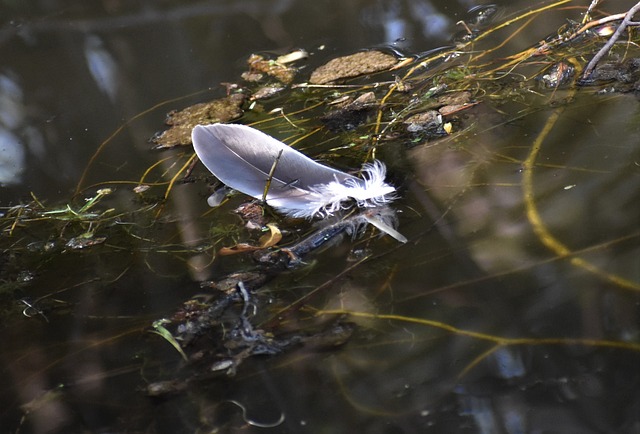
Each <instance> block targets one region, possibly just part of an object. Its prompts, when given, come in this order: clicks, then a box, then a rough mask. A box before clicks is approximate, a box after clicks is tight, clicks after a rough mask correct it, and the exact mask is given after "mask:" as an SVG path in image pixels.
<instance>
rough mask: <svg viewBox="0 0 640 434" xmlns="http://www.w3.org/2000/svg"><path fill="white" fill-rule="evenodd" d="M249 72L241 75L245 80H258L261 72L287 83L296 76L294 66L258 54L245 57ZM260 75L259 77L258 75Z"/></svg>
mask: <svg viewBox="0 0 640 434" xmlns="http://www.w3.org/2000/svg"><path fill="white" fill-rule="evenodd" d="M247 63H248V64H249V72H248V74H247V73H245V74H243V75H242V78H243V79H245V80H247V81H259V80H260V79H261V78H262V77H261V74H267V75H269V76H271V77H273V78H275V79H276V80H278V81H280V82H282V83H284V84H289V83H291V82H292V81H293V79H294V78H295V76H296V72H297V70H296V68H293V67H290V66H286V65H284V64H282V63H280V62H278V61H277V60H273V59H267V58H265V57H264V56H261V55H259V54H252V55H251V56H249V58H248V59H247ZM258 76H260V77H258Z"/></svg>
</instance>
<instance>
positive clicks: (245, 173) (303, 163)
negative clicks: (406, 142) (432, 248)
mask: <svg viewBox="0 0 640 434" xmlns="http://www.w3.org/2000/svg"><path fill="white" fill-rule="evenodd" d="M192 141H193V146H194V149H195V151H196V153H197V154H198V156H199V157H200V160H202V162H203V163H204V165H205V166H206V167H207V168H208V169H209V170H210V171H211V173H213V174H214V175H215V176H216V177H218V179H220V180H221V181H222V182H223V183H225V184H226V185H227V186H228V187H230V188H233V189H234V190H238V191H240V192H242V193H245V194H248V195H250V196H253V197H255V198H256V199H262V198H263V195H264V189H265V187H266V185H267V183H269V184H270V187H269V189H268V192H267V195H266V202H267V204H269V205H271V206H273V207H274V208H276V209H277V210H278V211H280V212H283V213H285V214H287V215H289V216H292V217H305V218H311V217H314V216H317V215H330V214H332V213H334V212H336V211H338V210H340V209H343V208H348V207H349V206H351V205H350V204H349V203H348V202H349V201H352V202H355V204H356V205H357V206H359V207H375V206H379V205H383V204H386V203H388V202H390V201H391V200H393V199H394V198H395V196H394V192H395V188H394V187H393V186H391V185H389V184H387V183H386V182H385V181H384V179H385V175H386V167H385V165H384V164H383V163H382V162H380V161H374V162H373V163H368V164H365V165H364V166H363V168H362V172H363V175H364V179H361V178H357V177H355V176H352V175H349V174H348V173H345V172H342V171H339V170H336V169H333V168H331V167H328V166H325V165H322V164H319V163H317V162H315V161H313V160H312V159H310V158H309V157H307V156H306V155H304V154H302V153H300V152H298V151H296V150H295V149H293V148H291V147H289V146H287V145H285V144H284V143H282V142H280V141H278V140H276V139H274V138H273V137H271V136H268V135H266V134H264V133H263V132H261V131H258V130H256V129H254V128H251V127H248V126H245V125H226V124H212V125H198V126H196V127H195V128H194V129H193V132H192ZM274 164H275V166H274ZM270 169H271V170H270ZM273 169H275V170H273ZM270 171H271V172H272V178H271V180H269V176H268V173H269V172H270Z"/></svg>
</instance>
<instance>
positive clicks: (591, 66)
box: [580, 2, 640, 82]
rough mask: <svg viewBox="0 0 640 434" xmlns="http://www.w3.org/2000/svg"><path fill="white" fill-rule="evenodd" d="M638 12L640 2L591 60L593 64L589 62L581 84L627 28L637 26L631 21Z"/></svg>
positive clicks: (627, 14)
mask: <svg viewBox="0 0 640 434" xmlns="http://www.w3.org/2000/svg"><path fill="white" fill-rule="evenodd" d="M638 10H640V2H638V3H636V5H635V6H634V7H632V8H631V9H629V11H628V12H627V13H626V15H625V16H624V19H623V20H622V22H621V23H620V25H619V26H618V28H617V30H616V31H615V33H614V34H613V35H612V36H611V38H609V40H608V41H607V43H606V44H605V45H604V47H602V48H601V49H600V51H598V52H597V53H596V55H595V56H593V59H591V62H589V64H588V65H587V67H586V68H585V70H584V72H583V73H582V77H581V78H580V82H585V81H587V79H588V78H589V76H590V75H591V73H592V72H593V70H594V69H595V67H596V65H597V64H598V62H599V61H600V60H601V59H602V58H603V57H604V56H605V55H606V54H607V53H608V52H609V50H610V49H611V47H613V44H615V43H616V41H617V40H618V38H620V35H621V34H622V32H624V30H625V29H626V28H627V26H629V25H630V24H635V23H632V21H631V19H632V18H633V16H634V15H635V14H636V12H638Z"/></svg>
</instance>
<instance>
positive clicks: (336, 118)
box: [320, 92, 379, 132]
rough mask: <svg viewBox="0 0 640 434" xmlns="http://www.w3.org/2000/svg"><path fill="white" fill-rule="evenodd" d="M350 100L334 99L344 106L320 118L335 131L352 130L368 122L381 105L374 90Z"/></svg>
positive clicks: (336, 103)
mask: <svg viewBox="0 0 640 434" xmlns="http://www.w3.org/2000/svg"><path fill="white" fill-rule="evenodd" d="M348 101H350V100H349V99H347V100H346V101H341V102H335V101H334V102H333V104H334V105H338V106H342V107H340V108H338V109H335V110H332V111H330V112H329V113H327V114H326V115H324V116H322V117H321V118H320V120H321V121H322V122H323V123H324V124H325V126H326V127H327V128H328V129H329V130H331V131H334V132H338V131H352V130H354V129H356V128H357V127H358V126H360V125H362V124H364V123H366V122H367V120H368V119H369V117H370V116H371V115H372V114H373V113H374V112H375V110H376V109H377V108H378V106H379V105H378V102H377V101H376V96H375V94H374V93H373V92H366V93H364V94H362V95H360V96H359V97H358V98H356V99H355V100H354V101H351V102H348Z"/></svg>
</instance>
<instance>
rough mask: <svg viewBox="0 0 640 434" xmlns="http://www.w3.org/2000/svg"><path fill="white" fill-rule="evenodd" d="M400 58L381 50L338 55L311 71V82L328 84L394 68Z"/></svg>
mask: <svg viewBox="0 0 640 434" xmlns="http://www.w3.org/2000/svg"><path fill="white" fill-rule="evenodd" d="M397 63H398V59H396V57H395V56H392V55H391V54H386V53H382V52H380V51H375V50H371V51H361V52H359V53H355V54H351V55H349V56H344V57H337V58H335V59H332V60H330V61H329V62H327V63H325V64H324V65H322V66H320V67H319V68H317V69H316V70H315V71H313V73H311V78H309V83H311V84H327V83H332V82H334V81H337V80H342V79H345V78H353V77H358V76H360V75H366V74H372V73H374V72H380V71H386V70H389V69H391V68H393V67H394V66H395V65H396V64H397Z"/></svg>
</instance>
